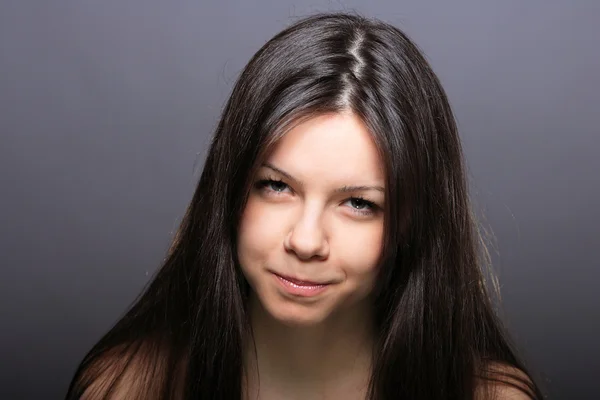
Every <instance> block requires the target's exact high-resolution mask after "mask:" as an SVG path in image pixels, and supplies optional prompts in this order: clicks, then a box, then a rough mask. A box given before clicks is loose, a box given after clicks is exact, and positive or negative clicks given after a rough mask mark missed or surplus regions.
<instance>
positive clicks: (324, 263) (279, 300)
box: [238, 113, 385, 325]
mask: <svg viewBox="0 0 600 400" xmlns="http://www.w3.org/2000/svg"><path fill="white" fill-rule="evenodd" d="M384 178H385V176H384V171H383V169H382V163H381V160H380V158H379V155H378V154H377V149H376V147H375V144H374V143H373V142H372V139H371V137H370V134H369V132H368V131H367V130H366V128H365V126H364V125H363V123H362V122H361V120H360V119H358V118H357V117H356V116H354V115H353V114H350V113H345V114H328V115H321V116H317V117H314V118H312V119H309V120H307V121H305V122H303V123H301V124H299V125H296V126H295V127H294V128H293V129H292V130H290V131H289V132H288V133H287V134H286V135H285V136H284V137H283V138H282V139H281V140H280V141H279V142H278V143H277V145H276V146H275V148H274V150H273V151H272V153H271V154H270V155H269V157H268V158H267V159H266V161H265V163H264V164H263V165H262V166H261V168H260V170H259V171H258V174H257V176H255V177H254V179H253V182H252V184H253V187H252V191H251V193H250V196H249V198H248V202H247V205H246V208H245V210H244V213H243V215H242V219H241V221H240V230H239V234H238V258H239V261H240V264H241V268H242V271H243V273H244V275H245V277H246V279H247V280H248V282H249V284H250V286H251V288H252V291H253V294H255V295H256V298H257V299H258V300H259V301H260V304H261V305H262V307H263V308H264V309H265V310H266V311H267V312H268V313H269V314H270V315H271V316H272V317H273V318H275V319H276V320H279V321H281V322H283V323H285V324H288V325H314V324H317V323H319V322H323V321H325V320H327V319H328V318H330V317H333V316H334V315H336V314H338V315H339V313H344V312H352V311H353V310H355V309H356V307H358V306H360V305H364V304H365V303H366V297H367V296H368V295H369V293H370V292H371V291H372V289H373V286H374V280H375V276H376V267H377V262H378V261H379V256H380V253H381V247H382V238H383V209H384V193H385V191H384V190H385V189H384V182H385V179H384Z"/></svg>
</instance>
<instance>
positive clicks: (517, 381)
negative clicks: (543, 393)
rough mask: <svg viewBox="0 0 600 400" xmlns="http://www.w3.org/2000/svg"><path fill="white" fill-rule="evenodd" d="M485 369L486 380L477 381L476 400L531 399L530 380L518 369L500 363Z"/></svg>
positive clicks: (492, 364)
mask: <svg viewBox="0 0 600 400" xmlns="http://www.w3.org/2000/svg"><path fill="white" fill-rule="evenodd" d="M486 369H487V374H486V378H479V379H478V380H477V387H476V389H475V399H476V400H488V399H490V400H491V399H494V400H532V399H533V397H532V395H530V392H531V390H530V388H529V385H530V384H531V383H532V382H531V379H530V378H529V376H528V375H527V374H525V373H524V372H523V371H521V370H520V369H518V368H515V367H512V366H510V365H506V364H500V363H490V364H488V365H487V368H486Z"/></svg>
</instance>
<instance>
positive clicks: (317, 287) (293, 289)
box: [273, 273, 331, 298]
mask: <svg viewBox="0 0 600 400" xmlns="http://www.w3.org/2000/svg"><path fill="white" fill-rule="evenodd" d="M273 277H274V278H275V280H276V281H277V283H278V286H279V287H280V288H281V289H282V290H283V291H284V292H286V293H287V294H288V295H291V296H294V297H296V298H298V297H303V298H308V297H315V296H317V295H319V294H321V293H323V292H324V291H326V290H327V289H328V288H329V286H330V285H331V283H330V282H327V283H319V282H312V281H303V280H298V279H295V278H291V277H284V276H282V275H279V274H276V273H273Z"/></svg>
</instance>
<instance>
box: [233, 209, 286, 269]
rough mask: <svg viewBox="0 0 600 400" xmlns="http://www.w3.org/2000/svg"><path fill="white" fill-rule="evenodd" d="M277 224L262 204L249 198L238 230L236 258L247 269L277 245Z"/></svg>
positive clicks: (263, 258)
mask: <svg viewBox="0 0 600 400" xmlns="http://www.w3.org/2000/svg"><path fill="white" fill-rule="evenodd" d="M277 226H278V224H277V221H275V220H274V218H273V216H272V215H270V214H269V213H267V212H266V209H265V207H264V206H261V205H260V204H259V202H257V201H253V200H252V199H251V198H250V199H249V200H248V203H247V204H246V208H245V209H244V213H243V214H242V218H241V220H240V225H239V231H238V246H237V248H238V259H239V261H240V264H241V267H242V270H244V271H247V270H248V269H249V268H251V267H252V266H253V265H255V264H256V263H257V262H261V261H264V260H265V259H266V258H267V255H268V254H269V253H270V251H271V249H273V248H274V246H276V245H277V240H278V236H279V235H278V233H277V231H276V228H277Z"/></svg>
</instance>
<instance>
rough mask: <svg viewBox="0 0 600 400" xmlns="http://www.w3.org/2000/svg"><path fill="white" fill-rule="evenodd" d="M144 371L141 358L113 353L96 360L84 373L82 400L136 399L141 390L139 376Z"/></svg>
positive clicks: (117, 352) (116, 351)
mask: <svg viewBox="0 0 600 400" xmlns="http://www.w3.org/2000/svg"><path fill="white" fill-rule="evenodd" d="M142 370H143V366H142V365H141V360H140V359H139V357H134V356H132V355H131V354H127V353H121V352H119V351H118V350H115V351H111V352H110V353H108V354H106V355H103V356H102V357H101V358H99V359H97V360H95V361H94V362H93V363H92V364H91V365H90V366H89V367H88V368H87V369H86V371H85V372H84V374H83V376H82V378H81V383H82V386H83V387H84V392H83V394H82V395H81V399H82V400H100V399H107V400H108V399H110V400H122V399H123V400H124V399H130V398H136V397H137V395H138V394H139V393H138V392H139V389H141V388H140V387H138V386H139V384H138V383H137V382H139V381H140V380H139V375H140V373H141V371H142Z"/></svg>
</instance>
